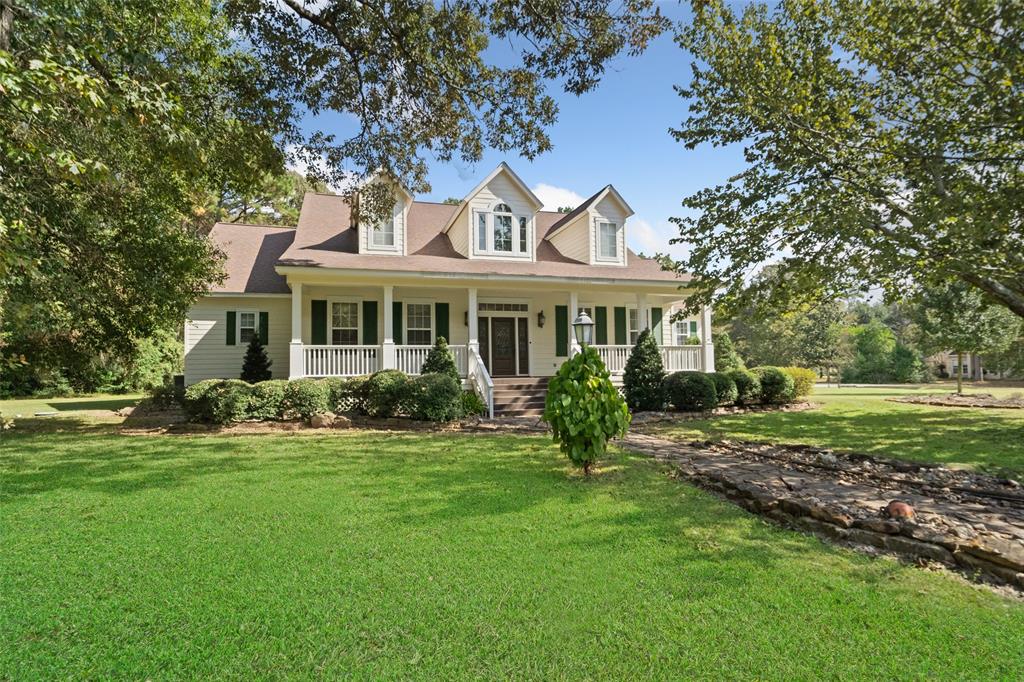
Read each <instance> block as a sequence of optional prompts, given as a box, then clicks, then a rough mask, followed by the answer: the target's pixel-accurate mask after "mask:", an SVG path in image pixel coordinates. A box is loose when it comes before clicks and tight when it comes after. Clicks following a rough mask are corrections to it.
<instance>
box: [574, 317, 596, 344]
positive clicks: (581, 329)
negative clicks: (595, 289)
mask: <svg viewBox="0 0 1024 682" xmlns="http://www.w3.org/2000/svg"><path fill="white" fill-rule="evenodd" d="M572 331H573V334H575V335H576V342H577V343H578V344H580V345H581V346H589V345H590V344H591V343H593V341H594V321H593V320H592V319H590V315H587V313H586V311H584V310H581V311H580V314H579V315H578V316H577V317H576V319H575V320H573V321H572Z"/></svg>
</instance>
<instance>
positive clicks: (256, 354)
mask: <svg viewBox="0 0 1024 682" xmlns="http://www.w3.org/2000/svg"><path fill="white" fill-rule="evenodd" d="M272 364H274V363H273V362H272V361H271V360H270V358H268V357H267V349H266V348H264V347H263V343H262V342H261V341H260V335H259V334H253V335H252V338H251V339H250V340H249V345H248V346H247V347H246V349H245V360H243V361H242V381H248V382H249V383H250V384H255V383H258V382H260V381H267V380H268V379H270V377H271V376H272V374H271V372H270V366H271V365H272Z"/></svg>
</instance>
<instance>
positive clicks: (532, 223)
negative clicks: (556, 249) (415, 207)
mask: <svg viewBox="0 0 1024 682" xmlns="http://www.w3.org/2000/svg"><path fill="white" fill-rule="evenodd" d="M541 206H543V203H542V202H541V201H540V199H538V198H537V197H536V195H534V193H533V192H531V191H530V188H529V187H527V186H526V183H524V182H523V181H522V180H521V179H520V178H519V176H518V175H516V174H515V173H514V172H513V171H512V169H511V168H509V166H508V164H506V163H504V162H502V163H501V164H500V165H499V166H498V167H497V168H495V169H494V171H493V172H491V174H490V175H488V176H487V177H486V178H484V180H483V182H481V183H480V184H479V185H477V186H476V187H475V188H474V189H473V191H472V192H470V193H469V195H468V196H467V197H466V198H465V199H463V200H462V203H461V204H459V208H458V210H456V211H455V214H454V215H453V216H452V218H451V220H449V222H448V224H447V225H446V226H445V232H447V233H448V238H449V239H450V240H451V243H452V246H453V247H454V248H455V250H456V251H458V252H459V253H460V254H462V255H463V256H465V257H466V258H474V259H477V258H478V259H492V260H529V261H532V260H536V239H535V235H536V231H537V221H536V214H537V211H539V210H540V208H541Z"/></svg>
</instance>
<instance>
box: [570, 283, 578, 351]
mask: <svg viewBox="0 0 1024 682" xmlns="http://www.w3.org/2000/svg"><path fill="white" fill-rule="evenodd" d="M579 314H580V297H579V294H577V293H576V292H575V291H570V292H569V357H570V358H571V357H572V356H574V355H576V353H579V352H580V344H579V342H578V341H576V334H575V333H574V331H573V328H572V323H573V320H575V319H576V318H577V317H578V316H579Z"/></svg>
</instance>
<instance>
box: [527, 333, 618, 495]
mask: <svg viewBox="0 0 1024 682" xmlns="http://www.w3.org/2000/svg"><path fill="white" fill-rule="evenodd" d="M629 420H630V414H629V408H628V407H626V403H625V401H624V400H623V399H622V396H620V395H619V391H618V390H617V389H616V388H615V386H614V385H613V384H612V382H611V379H610V378H609V375H608V370H607V369H606V368H605V366H604V363H603V362H602V361H601V356H600V355H598V353H597V350H596V349H595V348H593V347H592V346H584V347H583V349H582V350H581V351H580V352H579V353H577V354H576V355H574V356H572V357H571V358H570V359H569V360H567V361H566V362H563V363H562V366H561V367H559V368H558V372H557V373H555V376H554V377H552V379H551V382H550V383H549V384H548V395H547V398H546V400H545V405H544V421H546V422H547V423H548V424H550V425H551V432H552V435H553V437H554V440H555V441H557V442H558V447H559V449H560V450H561V451H562V452H563V453H565V454H566V455H567V456H568V457H569V459H570V460H572V462H573V463H574V464H576V465H577V466H580V467H583V473H585V474H588V475H589V474H590V467H591V466H592V465H593V463H594V462H595V461H596V460H597V458H598V457H601V456H603V455H604V454H605V452H606V451H607V448H608V439H609V438H615V437H617V436H622V435H624V434H625V433H626V429H627V428H628V427H629Z"/></svg>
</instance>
